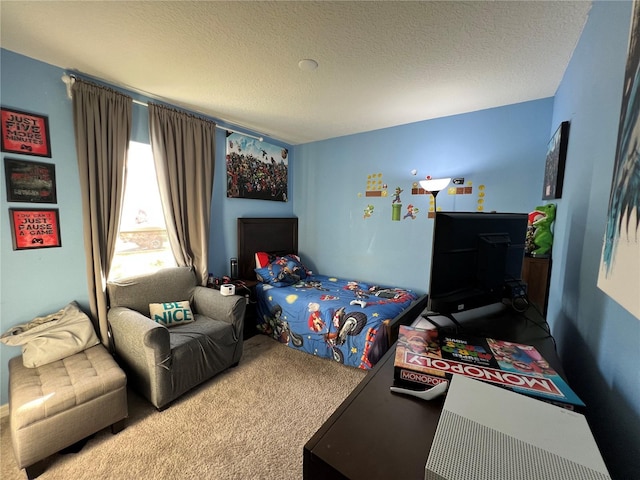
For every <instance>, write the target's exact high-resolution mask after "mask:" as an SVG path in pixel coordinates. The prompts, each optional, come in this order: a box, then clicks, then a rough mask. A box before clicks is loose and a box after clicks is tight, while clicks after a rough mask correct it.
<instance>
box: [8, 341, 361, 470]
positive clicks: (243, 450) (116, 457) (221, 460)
mask: <svg viewBox="0 0 640 480" xmlns="http://www.w3.org/2000/svg"><path fill="white" fill-rule="evenodd" d="M365 374H366V372H364V371H363V370H357V369H354V368H350V367H345V366H343V365H339V364H337V363H335V362H333V361H330V360H327V359H321V358H318V357H313V356H311V355H307V354H304V353H301V352H297V351H295V350H292V349H290V348H288V347H286V346H284V345H281V344H279V343H277V342H276V341H274V340H272V339H271V338H269V337H266V336H264V335H257V336H255V337H252V338H250V339H249V340H247V341H246V342H245V344H244V354H243V358H242V360H241V361H240V365H239V366H238V367H236V368H234V369H231V370H228V371H226V372H224V373H222V374H220V375H218V376H217V377H215V378H213V379H212V380H210V381H209V382H207V383H205V384H204V385H202V386H200V387H199V388H197V389H195V390H193V391H192V392H190V393H188V394H187V395H185V396H183V397H182V398H181V399H179V400H178V401H176V402H175V403H174V404H173V405H171V406H170V407H169V408H168V409H166V410H165V411H163V412H158V411H157V410H155V409H154V408H153V406H152V405H151V404H149V403H148V402H146V400H144V399H142V398H141V397H139V396H138V395H136V394H135V393H133V392H131V391H129V396H128V401H129V420H128V425H127V428H126V429H125V430H123V431H122V432H120V433H118V434H117V435H112V434H111V431H110V429H108V428H107V429H105V430H103V431H101V432H98V433H97V434H95V435H94V436H93V437H91V438H90V439H89V441H88V442H87V443H86V445H85V446H84V447H83V448H82V449H81V450H80V451H79V452H78V453H64V454H56V455H53V456H52V457H50V459H49V460H47V462H48V466H47V470H46V471H45V472H44V474H42V475H41V476H40V477H39V478H40V479H42V480H47V479H65V480H69V479H73V480H80V479H92V480H94V479H130V478H135V479H192V478H193V479H196V478H197V479H278V480H281V479H283V480H286V479H300V478H302V451H303V447H304V444H305V443H306V442H307V440H309V438H311V436H312V435H313V434H314V433H315V432H316V430H317V429H318V428H319V427H320V426H321V425H322V424H323V423H324V421H325V420H326V419H327V418H329V416H330V415H331V413H333V411H334V410H335V409H336V408H337V407H338V405H340V403H342V401H343V400H344V399H345V398H346V397H347V396H348V395H349V393H350V392H351V391H352V390H353V389H354V388H355V386H356V385H357V384H358V383H359V382H360V380H362V378H364V376H365ZM0 430H1V432H0V434H1V444H0V447H1V448H0V455H1V456H0V463H1V468H0V477H1V478H2V479H3V480H14V479H15V480H18V479H19V480H23V479H24V478H26V477H25V474H24V471H23V470H18V468H17V466H16V463H15V460H14V458H13V452H12V449H11V438H10V433H9V428H8V418H7V417H6V418H4V419H3V420H2V423H1V424H0Z"/></svg>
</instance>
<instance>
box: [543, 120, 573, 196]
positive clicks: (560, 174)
mask: <svg viewBox="0 0 640 480" xmlns="http://www.w3.org/2000/svg"><path fill="white" fill-rule="evenodd" d="M568 143H569V122H562V123H561V124H560V126H559V127H558V129H557V130H556V133H554V134H553V137H551V140H550V141H549V144H548V145H547V161H546V163H545V167H544V188H543V190H542V199H543V200H551V199H553V198H561V197H562V184H563V182H564V165H565V162H566V160H567V144H568Z"/></svg>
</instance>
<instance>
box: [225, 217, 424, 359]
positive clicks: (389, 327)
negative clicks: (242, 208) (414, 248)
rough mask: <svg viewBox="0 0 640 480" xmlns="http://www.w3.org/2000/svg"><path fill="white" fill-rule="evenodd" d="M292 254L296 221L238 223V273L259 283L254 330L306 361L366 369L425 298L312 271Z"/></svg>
mask: <svg viewBox="0 0 640 480" xmlns="http://www.w3.org/2000/svg"><path fill="white" fill-rule="evenodd" d="M297 255H298V219H297V218H238V269H239V277H240V278H241V279H243V280H257V281H258V282H257V285H256V287H255V292H256V297H257V307H256V310H257V311H256V313H257V316H256V317H257V318H256V321H257V325H256V326H257V329H258V331H260V332H261V333H264V334H266V335H270V336H272V337H273V338H275V339H276V340H278V341H280V342H282V343H285V344H287V345H288V346H290V347H291V348H295V349H298V350H301V351H304V352H307V353H309V354H312V355H316V356H320V357H326V358H332V359H333V360H335V361H337V362H340V363H343V364H345V365H349V366H352V367H357V368H362V369H369V368H371V367H372V366H373V365H375V363H376V362H377V361H378V360H379V359H380V357H382V355H383V354H384V353H385V352H386V351H387V350H388V348H389V346H390V345H391V344H392V343H393V342H394V341H395V340H396V338H397V332H398V328H399V326H400V325H401V324H408V323H411V322H412V321H413V320H414V319H415V318H416V317H417V316H418V315H419V314H420V313H421V312H422V310H423V309H424V308H425V306H426V295H425V296H418V295H416V293H415V292H413V291H411V290H407V289H402V288H395V287H390V286H384V285H376V284H370V283H365V282H361V281H357V280H354V279H346V278H339V277H332V276H328V275H324V274H322V272H321V273H320V274H318V273H315V272H310V271H309V269H308V268H307V267H306V266H305V264H304V259H301V258H300V257H298V256H297Z"/></svg>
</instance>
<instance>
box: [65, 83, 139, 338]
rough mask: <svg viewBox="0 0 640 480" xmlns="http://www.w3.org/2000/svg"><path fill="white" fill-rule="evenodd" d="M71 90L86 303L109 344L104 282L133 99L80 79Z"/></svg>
mask: <svg viewBox="0 0 640 480" xmlns="http://www.w3.org/2000/svg"><path fill="white" fill-rule="evenodd" d="M72 88H73V124H74V128H75V135H76V151H77V154H78V170H79V173H80V190H81V194H82V214H83V227H84V245H85V257H86V260H87V283H88V287H89V303H90V308H91V314H92V316H93V320H94V322H96V321H97V323H98V325H97V326H98V328H97V330H98V331H99V333H100V337H101V339H102V343H104V344H105V345H108V343H109V340H108V335H107V330H108V329H107V294H106V282H107V277H108V275H109V268H110V266H111V260H112V259H113V255H114V252H115V245H116V237H117V234H118V225H119V223H120V211H121V207H122V199H123V196H124V181H125V175H126V169H125V165H126V158H127V151H128V148H129V140H130V138H131V110H132V108H131V106H132V100H131V98H130V97H128V96H126V95H123V94H121V93H118V92H116V91H114V90H111V89H108V88H104V87H101V86H99V85H95V84H93V83H89V82H86V81H83V80H81V79H77V80H76V81H75V83H74V85H73V87H72Z"/></svg>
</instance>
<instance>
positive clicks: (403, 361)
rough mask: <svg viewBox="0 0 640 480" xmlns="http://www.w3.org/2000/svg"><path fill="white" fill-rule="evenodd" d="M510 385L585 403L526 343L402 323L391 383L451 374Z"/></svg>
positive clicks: (412, 383)
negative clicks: (440, 330) (451, 333)
mask: <svg viewBox="0 0 640 480" xmlns="http://www.w3.org/2000/svg"><path fill="white" fill-rule="evenodd" d="M454 373H455V374H459V375H465V376H467V377H472V378H475V379H478V380H483V381H485V382H489V383H492V384H494V385H499V386H502V387H506V388H510V389H512V390H513V391H515V392H519V393H524V394H527V395H530V396H532V397H536V398H538V399H541V400H546V401H548V402H550V403H554V404H557V405H560V406H563V407H565V408H569V409H572V410H577V409H581V408H583V407H584V403H583V402H582V400H580V398H579V397H578V396H577V395H576V394H575V393H574V392H573V390H571V388H569V386H568V385H567V383H566V382H565V381H564V380H563V379H562V377H561V376H560V375H558V373H556V372H555V370H553V369H552V368H551V367H550V366H549V364H548V363H547V361H546V360H545V359H544V358H543V357H542V355H540V353H539V352H538V351H537V350H536V349H535V348H534V347H532V346H530V345H523V344H519V343H514V342H506V341H503V340H496V339H493V338H475V337H470V336H466V335H461V334H455V335H446V334H443V335H442V336H439V335H438V331H437V330H423V329H418V328H414V327H410V326H406V325H402V326H400V331H399V335H398V342H397V344H396V356H395V363H394V383H395V384H396V385H397V386H402V387H405V388H412V389H414V390H415V389H427V388H429V387H432V386H435V385H438V384H439V383H442V382H448V381H449V379H451V376H452V375H453V374H454Z"/></svg>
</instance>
